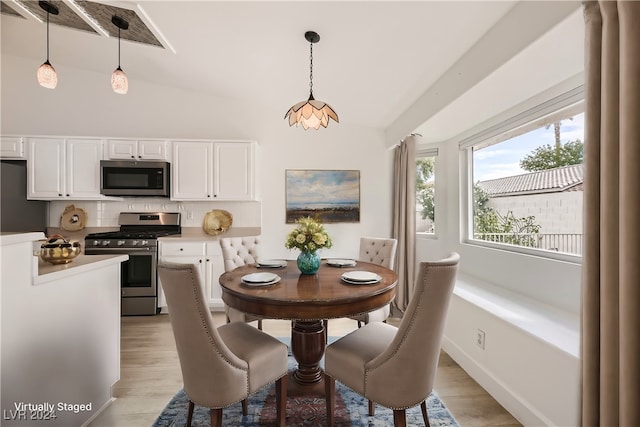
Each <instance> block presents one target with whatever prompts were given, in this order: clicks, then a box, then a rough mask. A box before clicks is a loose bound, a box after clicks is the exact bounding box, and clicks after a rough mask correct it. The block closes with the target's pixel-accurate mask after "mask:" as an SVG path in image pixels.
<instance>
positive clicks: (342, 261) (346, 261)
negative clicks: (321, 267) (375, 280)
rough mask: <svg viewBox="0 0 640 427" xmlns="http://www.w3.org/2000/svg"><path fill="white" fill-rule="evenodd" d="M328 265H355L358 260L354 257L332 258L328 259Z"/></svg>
mask: <svg viewBox="0 0 640 427" xmlns="http://www.w3.org/2000/svg"><path fill="white" fill-rule="evenodd" d="M327 265H330V266H332V267H353V266H355V265H356V261H355V260H354V259H338V258H331V259H328V260H327Z"/></svg>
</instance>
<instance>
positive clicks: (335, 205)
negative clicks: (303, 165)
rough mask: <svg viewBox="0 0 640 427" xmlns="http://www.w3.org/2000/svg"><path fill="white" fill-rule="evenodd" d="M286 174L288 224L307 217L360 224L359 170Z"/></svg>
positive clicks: (287, 172)
mask: <svg viewBox="0 0 640 427" xmlns="http://www.w3.org/2000/svg"><path fill="white" fill-rule="evenodd" d="M285 173H286V194H287V199H286V200H287V201H286V204H287V223H292V222H295V221H296V220H297V219H298V218H300V217H305V216H310V217H312V218H317V219H319V220H320V221H321V222H325V223H326V222H360V171H358V170H299V169H288V170H286V171H285Z"/></svg>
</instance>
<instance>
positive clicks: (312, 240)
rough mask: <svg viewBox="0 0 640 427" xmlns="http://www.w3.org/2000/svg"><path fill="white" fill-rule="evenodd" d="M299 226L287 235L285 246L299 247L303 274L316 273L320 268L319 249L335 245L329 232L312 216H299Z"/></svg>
mask: <svg viewBox="0 0 640 427" xmlns="http://www.w3.org/2000/svg"><path fill="white" fill-rule="evenodd" d="M296 223H297V224H298V226H297V227H296V228H295V229H294V230H292V231H291V232H290V233H289V234H288V235H287V240H286V241H285V243H284V246H285V247H286V248H287V249H299V250H300V255H298V268H299V269H300V271H301V272H302V273H303V274H315V273H316V271H318V268H320V256H319V255H318V254H317V252H316V251H317V250H318V249H323V248H327V249H328V248H330V247H331V246H332V245H333V242H332V241H331V238H330V237H329V234H328V233H327V231H326V230H325V229H324V225H322V224H321V223H320V222H318V221H317V220H315V219H313V218H311V217H302V218H299V219H298V220H297V221H296Z"/></svg>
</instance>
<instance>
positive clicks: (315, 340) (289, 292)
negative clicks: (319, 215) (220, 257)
mask: <svg viewBox="0 0 640 427" xmlns="http://www.w3.org/2000/svg"><path fill="white" fill-rule="evenodd" d="M349 271H367V272H372V273H375V274H377V275H379V276H380V277H381V280H380V282H379V283H375V284H367V285H353V284H349V283H346V282H345V281H343V280H342V278H341V276H342V274H343V273H345V272H349ZM257 272H269V273H274V274H277V275H278V276H280V281H279V282H278V283H275V284H273V285H268V286H250V285H246V284H244V283H243V282H242V277H243V276H245V275H247V274H251V273H257ZM396 282H397V275H396V273H395V272H394V271H393V270H390V269H388V268H385V267H382V266H380V265H377V264H372V263H368V262H363V261H357V263H356V265H355V266H354V267H332V266H330V265H328V264H327V263H326V261H323V262H322V263H321V265H320V269H319V270H318V272H317V273H316V274H302V273H301V272H300V270H298V267H297V265H296V262H295V261H287V265H286V267H280V268H259V267H257V266H256V265H255V264H249V265H245V266H241V267H238V268H236V269H235V270H233V271H229V272H226V273H224V274H222V275H221V276H220V285H221V287H222V300H223V301H224V302H225V303H226V304H227V305H228V306H230V307H233V308H235V309H237V310H240V311H242V312H245V313H248V314H252V315H255V316H260V317H264V318H269V319H287V320H292V327H291V352H292V354H293V357H294V358H295V359H296V361H297V362H298V367H297V369H296V371H295V372H293V378H294V380H295V381H296V382H297V383H299V384H303V385H313V384H316V383H318V382H320V381H321V380H322V377H323V375H322V370H321V368H320V360H321V359H322V356H323V355H324V349H325V346H326V340H327V336H326V330H325V328H324V320H326V319H334V318H341V317H349V316H353V315H357V314H361V313H367V312H369V311H371V310H375V309H377V308H380V307H384V306H385V305H386V304H388V303H389V302H391V300H392V299H393V297H394V296H395V292H396V289H395V287H396Z"/></svg>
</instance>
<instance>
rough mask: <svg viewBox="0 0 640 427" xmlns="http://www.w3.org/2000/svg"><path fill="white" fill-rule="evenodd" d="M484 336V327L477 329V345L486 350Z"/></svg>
mask: <svg viewBox="0 0 640 427" xmlns="http://www.w3.org/2000/svg"><path fill="white" fill-rule="evenodd" d="M484 338H485V334H484V331H483V330H482V329H478V330H477V331H476V345H477V346H478V347H480V348H481V349H483V350H484Z"/></svg>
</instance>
